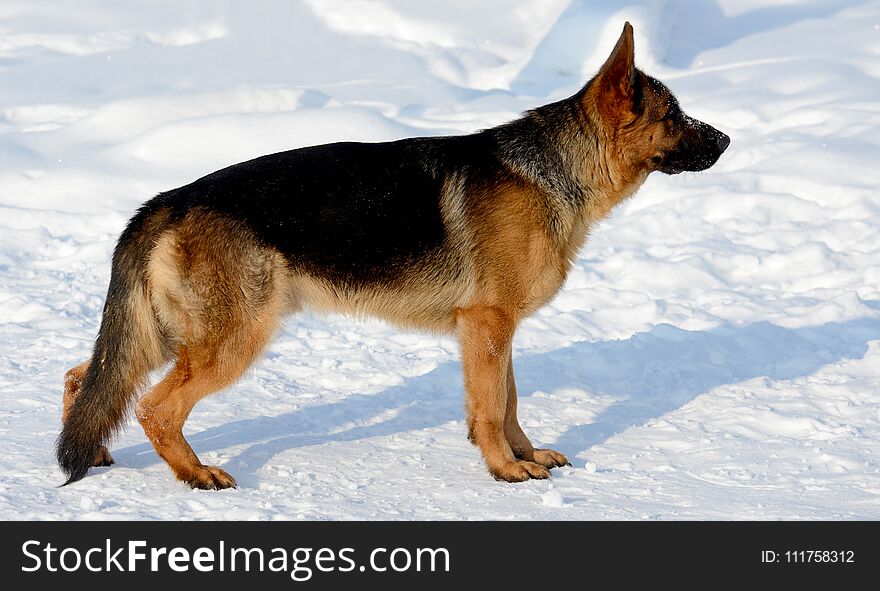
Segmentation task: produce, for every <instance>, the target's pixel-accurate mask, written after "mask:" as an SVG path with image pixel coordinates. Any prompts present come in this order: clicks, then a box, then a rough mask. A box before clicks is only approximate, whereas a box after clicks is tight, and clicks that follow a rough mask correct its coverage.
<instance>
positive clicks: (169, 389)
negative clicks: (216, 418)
mask: <svg viewBox="0 0 880 591" xmlns="http://www.w3.org/2000/svg"><path fill="white" fill-rule="evenodd" d="M279 320H280V314H278V313H277V310H276V309H267V310H265V311H264V313H263V314H262V315H260V316H259V317H257V318H254V319H252V320H250V321H248V322H242V323H240V324H239V325H238V326H232V327H229V329H227V330H223V331H221V332H220V334H218V335H216V336H215V337H212V338H210V339H206V340H204V341H202V342H197V343H191V344H184V345H181V347H180V352H179V356H178V359H177V362H176V363H175V365H174V367H173V368H172V369H171V371H170V372H168V375H166V376H165V378H164V379H162V381H160V382H159V383H158V384H156V386H154V387H153V388H152V389H151V390H150V391H149V392H148V393H147V394H146V396H144V397H143V398H141V399H140V400H139V401H138V403H137V408H136V415H137V418H138V421H140V423H141V425H142V426H143V428H144V432H145V433H146V434H147V437H148V438H149V439H150V442H152V444H153V447H154V448H155V449H156V452H157V453H158V454H159V456H161V457H162V459H163V460H165V461H166V462H167V463H168V466H169V467H170V468H171V470H172V471H173V472H174V475H175V476H176V477H177V478H178V479H180V480H182V481H184V482H186V483H187V484H189V485H190V486H191V487H193V488H202V489H217V490H219V489H224V488H230V487H234V486H235V480H234V479H233V478H232V476H230V475H229V474H227V473H226V472H225V471H224V470H222V469H220V468H217V467H215V466H206V465H204V464H202V463H201V461H200V460H199V458H198V456H196V454H195V452H194V451H193V449H192V447H190V445H189V443H188V442H187V441H186V439H185V438H184V436H183V424H184V423H185V422H186V419H187V417H189V414H190V412H191V411H192V409H193V407H194V406H195V405H196V403H197V402H198V401H199V400H201V399H202V398H205V397H206V396H209V395H210V394H213V393H214V392H217V391H219V390H221V389H223V388H225V387H227V386H229V385H231V384H233V383H234V382H235V381H236V380H238V378H239V377H240V376H241V375H242V374H243V373H244V372H245V370H247V368H248V367H249V366H250V365H251V363H252V362H253V361H254V360H255V359H256V358H257V357H258V356H259V354H260V352H261V351H262V350H263V347H264V346H265V345H266V343H267V342H268V340H269V338H270V337H271V335H272V333H273V332H274V329H275V327H277V326H278V322H279ZM231 322H232V323H233V324H236V323H235V321H234V320H231Z"/></svg>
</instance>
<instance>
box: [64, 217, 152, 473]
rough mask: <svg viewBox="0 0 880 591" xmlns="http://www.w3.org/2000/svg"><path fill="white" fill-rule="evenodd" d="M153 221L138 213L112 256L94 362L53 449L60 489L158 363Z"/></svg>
mask: <svg viewBox="0 0 880 591" xmlns="http://www.w3.org/2000/svg"><path fill="white" fill-rule="evenodd" d="M151 218H152V219H151ZM155 218H156V216H155V215H154V214H151V212H148V211H146V209H142V210H141V211H140V212H138V214H137V215H136V216H135V217H134V218H132V220H131V222H130V223H129V225H128V227H127V228H126V229H125V231H124V232H123V233H122V236H121V237H120V238H119V242H118V243H117V245H116V250H115V251H114V253H113V267H112V270H111V274H110V286H109V288H108V290H107V300H106V302H105V304H104V313H103V316H102V318H101V328H100V330H99V332H98V338H97V339H96V340H95V347H94V351H93V353H92V359H91V362H90V363H89V367H88V370H87V371H86V373H85V376H84V379H83V383H82V388H81V390H80V392H79V395H78V396H77V398H76V400H75V401H74V402H73V404H72V405H71V407H70V409H69V411H68V415H67V420H66V421H65V423H64V427H63V429H62V430H61V434H60V435H59V436H58V442H57V445H56V457H57V459H58V464H59V465H60V466H61V468H62V470H64V472H65V473H66V474H67V481H66V482H65V483H64V485H63V486H66V485H68V484H70V483H72V482H76V481H77V480H80V479H81V478H82V477H83V476H85V475H86V472H88V470H89V468H90V467H91V466H92V465H93V463H94V461H95V457H96V456H97V454H98V450H99V448H100V446H101V445H103V444H105V443H107V442H108V441H109V440H110V438H111V437H112V436H113V435H114V434H115V433H116V432H117V431H118V430H119V428H120V426H121V425H122V422H123V421H124V420H125V418H126V416H127V414H128V411H129V409H130V407H131V405H132V402H133V401H134V399H135V397H136V394H137V392H138V390H139V388H140V387H141V386H142V385H143V384H144V383H145V381H146V377H147V374H148V373H149V371H150V370H151V369H153V368H155V367H156V366H157V365H158V364H159V363H161V358H162V342H161V331H160V329H159V325H158V321H157V319H156V316H155V314H154V312H153V308H152V306H151V304H150V298H149V293H148V286H147V277H146V270H147V263H148V261H149V256H150V251H151V249H152V247H153V245H154V244H155V236H154V234H155V226H156V225H157V224H156V223H155V222H156V219H155ZM151 222H153V223H151Z"/></svg>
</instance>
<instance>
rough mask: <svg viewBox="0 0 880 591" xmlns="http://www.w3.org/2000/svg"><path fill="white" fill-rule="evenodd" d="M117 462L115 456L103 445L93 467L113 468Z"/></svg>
mask: <svg viewBox="0 0 880 591" xmlns="http://www.w3.org/2000/svg"><path fill="white" fill-rule="evenodd" d="M114 463H115V462H114V461H113V456H111V455H110V451H109V450H108V449H107V446H104V445H102V446H101V447H99V448H98V455H96V456H95V462H94V463H93V464H92V465H93V466H111V465H113V464H114Z"/></svg>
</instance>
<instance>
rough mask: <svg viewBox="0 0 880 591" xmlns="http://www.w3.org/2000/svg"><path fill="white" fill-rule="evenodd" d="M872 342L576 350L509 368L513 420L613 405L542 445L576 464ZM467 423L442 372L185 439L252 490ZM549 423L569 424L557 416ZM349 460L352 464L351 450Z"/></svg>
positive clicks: (705, 337) (724, 334) (639, 343)
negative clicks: (286, 456)
mask: <svg viewBox="0 0 880 591" xmlns="http://www.w3.org/2000/svg"><path fill="white" fill-rule="evenodd" d="M871 304H873V303H871ZM872 307H878V306H874V305H872ZM872 339H880V319H874V318H862V319H856V320H849V321H845V322H830V323H827V324H823V325H821V326H813V327H806V328H784V327H781V326H778V325H775V324H771V323H769V322H758V323H754V324H748V325H740V326H733V325H724V326H721V327H718V328H714V329H711V330H704V331H688V330H683V329H680V328H676V327H673V326H670V325H665V324H661V325H657V326H655V327H654V328H653V329H652V330H651V331H650V332H645V333H638V334H635V335H633V336H632V337H630V338H628V339H624V340H618V341H599V342H578V343H574V344H572V345H569V346H567V347H564V348H562V349H557V350H553V351H549V352H546V353H540V354H531V355H524V356H521V357H514V366H515V368H516V375H517V387H518V390H519V395H520V397H521V398H525V401H523V402H522V404H521V407H520V408H521V413H522V412H524V413H527V412H528V396H529V395H530V394H531V393H534V392H535V391H539V390H540V391H544V392H553V391H555V390H559V389H563V388H578V389H581V390H585V391H586V392H589V393H593V394H596V395H603V396H610V397H612V398H614V399H615V402H614V403H612V404H611V405H610V406H609V407H608V408H606V409H605V410H604V411H603V412H602V413H601V414H600V415H599V416H598V417H596V419H595V420H594V421H592V422H590V423H586V424H571V425H570V426H568V427H567V429H566V430H565V431H564V432H563V433H562V435H561V436H559V437H558V438H557V440H556V441H541V442H540V443H541V444H544V445H552V446H553V447H555V448H556V449H558V450H560V451H562V452H564V453H566V454H568V455H569V457H574V456H576V455H578V454H579V453H581V452H582V451H584V450H586V449H588V448H589V447H591V446H593V445H595V444H597V443H601V442H603V441H605V440H606V439H608V438H609V437H611V436H613V435H614V434H616V433H619V432H621V431H623V430H626V429H627V428H629V427H632V426H636V425H642V424H644V423H646V422H647V421H649V420H651V419H652V418H655V417H660V416H663V415H664V414H666V413H667V412H670V411H672V410H675V409H677V408H679V407H681V406H683V405H684V404H687V403H688V402H690V401H691V400H693V399H694V398H696V397H697V396H699V395H701V394H704V393H706V392H708V391H709V390H711V389H713V388H715V387H718V386H722V385H725V384H734V383H737V382H742V381H744V380H748V379H752V378H758V377H766V378H768V379H782V380H789V379H795V378H798V377H801V376H809V375H812V374H814V373H815V372H816V371H817V370H818V369H819V368H821V367H822V366H824V365H827V364H830V363H835V362H838V361H842V360H847V359H860V358H862V357H864V355H865V353H866V352H867V350H868V344H867V343H868V341H870V340H872ZM291 395H294V396H295V394H291ZM560 412H561V413H562V412H563V411H560ZM463 417H464V410H463V393H462V385H461V367H460V364H459V363H452V362H447V363H444V364H442V365H440V366H439V367H437V368H436V369H434V370H433V371H431V372H429V373H427V374H424V375H422V376H418V377H416V378H411V379H409V380H407V381H406V382H405V383H403V384H402V385H399V386H395V387H392V388H389V389H386V390H384V391H381V392H377V393H373V394H352V395H350V396H346V397H345V398H344V399H342V400H340V401H338V402H334V403H330V404H322V405H317V406H308V407H305V408H302V409H299V410H296V411H293V412H289V413H285V414H281V415H278V416H271V417H267V416H262V417H256V418H249V419H243V420H240V421H234V422H231V423H226V424H223V425H219V426H217V427H213V428H210V429H206V430H204V431H202V432H199V433H194V434H188V435H187V437H188V439H189V441H190V442H191V443H192V445H193V448H194V449H195V450H196V452H197V453H199V454H204V453H205V452H208V451H212V450H220V449H225V448H228V447H231V446H238V445H242V444H244V445H246V447H245V448H244V450H243V451H241V452H240V453H239V454H238V455H237V456H235V457H234V458H232V459H231V460H229V461H228V462H226V463H225V464H224V468H226V469H228V470H229V471H230V472H231V473H232V474H233V475H235V476H236V478H238V479H239V482H240V484H241V485H243V486H245V487H250V486H256V484H257V483H258V482H259V475H258V472H259V470H260V469H261V468H262V467H263V466H264V465H265V464H266V463H267V462H269V461H270V460H271V459H272V458H273V457H274V456H276V455H278V454H280V453H282V452H284V451H285V450H288V449H293V448H299V447H306V446H311V445H319V444H324V443H328V442H346V441H358V440H363V439H367V438H370V437H383V436H388V435H393V434H396V433H404V432H409V431H417V430H421V429H426V428H431V427H436V426H439V425H443V424H445V423H447V422H450V421H461V420H462V419H463ZM555 420H556V421H558V423H560V424H562V425H564V424H566V423H568V422H570V421H569V420H567V419H566V417H565V416H564V414H560V415H559V416H557V417H556V419H555ZM462 432H464V428H462ZM536 443H539V442H536ZM462 445H466V443H465V441H462ZM352 453H357V451H356V449H355V448H354V447H352ZM114 456H115V457H116V459H117V460H118V461H119V464H120V465H122V466H127V467H135V468H141V467H144V466H147V465H151V464H154V463H156V462H158V461H159V459H158V457H157V456H156V455H155V453H154V452H153V450H152V448H151V447H150V446H149V444H142V445H136V446H131V447H128V448H125V449H121V450H118V451H114Z"/></svg>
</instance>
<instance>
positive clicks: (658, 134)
mask: <svg viewBox="0 0 880 591" xmlns="http://www.w3.org/2000/svg"><path fill="white" fill-rule="evenodd" d="M633 49H634V45H633V29H632V26H631V25H630V24H629V23H626V24H625V25H624V27H623V33H621V35H620V39H619V40H618V41H617V45H615V46H614V50H613V51H612V52H611V55H610V56H609V57H608V59H607V61H606V62H605V64H604V65H603V66H602V69H601V70H599V73H598V74H597V75H596V76H595V78H593V80H591V81H590V83H589V84H588V85H587V87H586V89H585V90H586V93H585V95H584V100H586V101H587V102H588V104H589V105H590V107H591V108H592V109H593V110H594V112H595V113H596V114H597V116H598V119H599V122H600V125H601V127H602V128H603V129H604V130H605V132H606V137H607V138H608V139H609V142H610V146H608V147H609V148H610V149H611V150H613V152H614V154H613V156H614V159H615V160H616V161H618V162H623V163H624V164H625V166H626V168H627V169H629V170H630V171H631V172H632V173H636V174H644V173H649V172H653V171H655V170H657V171H660V172H664V173H666V174H678V173H680V172H685V171H691V172H696V171H700V170H706V169H707V168H709V167H710V166H712V165H713V164H715V163H716V162H717V161H718V158H719V157H721V154H722V153H724V150H726V149H727V146H728V145H730V138H729V137H727V135H725V134H724V133H722V132H721V131H719V130H717V129H715V128H714V127H712V126H711V125H709V124H707V123H703V122H702V121H698V120H696V119H694V118H693V117H689V116H688V115H686V114H685V113H684V112H683V111H682V110H681V107H680V106H679V104H678V100H677V99H676V98H675V96H673V94H672V93H671V92H670V91H669V89H668V88H666V86H665V85H664V84H663V83H662V82H660V81H659V80H657V79H655V78H652V77H651V76H648V75H647V74H645V73H644V72H642V71H641V70H639V69H638V68H636V67H635V64H634V61H633V60H634V54H633Z"/></svg>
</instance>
